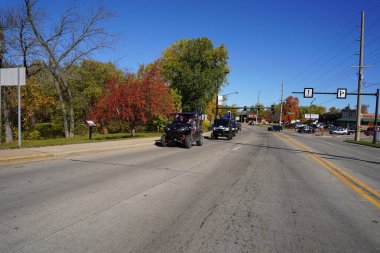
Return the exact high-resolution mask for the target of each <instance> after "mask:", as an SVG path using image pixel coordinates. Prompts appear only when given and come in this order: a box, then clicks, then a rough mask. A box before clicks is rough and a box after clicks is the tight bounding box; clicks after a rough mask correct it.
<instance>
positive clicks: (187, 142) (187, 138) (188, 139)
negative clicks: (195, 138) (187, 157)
mask: <svg viewBox="0 0 380 253" xmlns="http://www.w3.org/2000/svg"><path fill="white" fill-rule="evenodd" d="M184 144H185V148H191V136H190V135H186V136H185V143H184Z"/></svg>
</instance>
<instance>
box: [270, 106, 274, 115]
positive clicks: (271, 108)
mask: <svg viewBox="0 0 380 253" xmlns="http://www.w3.org/2000/svg"><path fill="white" fill-rule="evenodd" d="M270 110H271V111H272V114H274V104H273V105H271V107H270Z"/></svg>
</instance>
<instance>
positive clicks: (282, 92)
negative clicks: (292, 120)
mask: <svg viewBox="0 0 380 253" xmlns="http://www.w3.org/2000/svg"><path fill="white" fill-rule="evenodd" d="M283 96H284V81H282V85H281V104H280V126H282V100H283Z"/></svg>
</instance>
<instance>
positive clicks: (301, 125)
mask: <svg viewBox="0 0 380 253" xmlns="http://www.w3.org/2000/svg"><path fill="white" fill-rule="evenodd" d="M304 126H305V125H304V124H302V123H299V122H297V123H296V124H294V128H295V129H300V128H302V127H304Z"/></svg>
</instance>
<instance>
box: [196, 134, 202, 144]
mask: <svg viewBox="0 0 380 253" xmlns="http://www.w3.org/2000/svg"><path fill="white" fill-rule="evenodd" d="M197 145H198V146H202V145H203V136H202V137H201V138H200V139H199V140H197Z"/></svg>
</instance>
